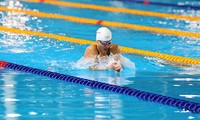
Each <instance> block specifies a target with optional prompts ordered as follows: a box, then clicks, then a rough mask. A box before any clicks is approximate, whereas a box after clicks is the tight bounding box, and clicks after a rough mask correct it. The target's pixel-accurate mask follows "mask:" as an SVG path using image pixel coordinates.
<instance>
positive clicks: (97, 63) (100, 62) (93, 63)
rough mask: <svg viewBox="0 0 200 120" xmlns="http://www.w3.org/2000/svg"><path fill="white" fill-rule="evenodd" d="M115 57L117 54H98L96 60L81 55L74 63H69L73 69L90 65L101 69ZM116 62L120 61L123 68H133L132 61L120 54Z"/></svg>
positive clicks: (86, 67) (108, 64)
mask: <svg viewBox="0 0 200 120" xmlns="http://www.w3.org/2000/svg"><path fill="white" fill-rule="evenodd" d="M116 57H117V55H110V56H108V57H106V58H105V57H99V56H98V61H95V59H94V58H84V57H82V58H81V59H79V60H78V61H77V62H76V63H71V65H72V67H73V68H74V69H88V68H89V67H90V66H97V67H98V68H102V69H103V68H107V67H108V66H110V65H111V64H112V63H113V62H116ZM117 62H118V63H120V64H121V65H122V66H123V67H124V68H129V69H134V70H135V64H134V62H131V61H130V60H129V59H128V58H126V57H124V56H122V55H120V61H117Z"/></svg>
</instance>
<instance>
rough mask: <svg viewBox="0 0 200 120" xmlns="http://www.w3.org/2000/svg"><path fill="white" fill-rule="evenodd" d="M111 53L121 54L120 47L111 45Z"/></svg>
mask: <svg viewBox="0 0 200 120" xmlns="http://www.w3.org/2000/svg"><path fill="white" fill-rule="evenodd" d="M110 52H114V53H119V52H120V49H119V45H117V44H111V45H110Z"/></svg>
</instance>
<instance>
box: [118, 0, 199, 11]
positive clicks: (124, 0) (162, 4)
mask: <svg viewBox="0 0 200 120" xmlns="http://www.w3.org/2000/svg"><path fill="white" fill-rule="evenodd" d="M115 1H116V0H115ZM117 1H123V2H135V3H142V4H144V3H145V2H146V4H150V5H160V6H170V7H179V8H188V9H194V10H199V9H200V6H191V5H179V4H172V3H161V2H151V1H150V0H117Z"/></svg>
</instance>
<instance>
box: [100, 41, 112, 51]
mask: <svg viewBox="0 0 200 120" xmlns="http://www.w3.org/2000/svg"><path fill="white" fill-rule="evenodd" d="M111 43H112V42H111V40H110V41H100V40H98V44H99V45H100V46H101V47H103V49H107V48H108V47H109V46H110V44H111Z"/></svg>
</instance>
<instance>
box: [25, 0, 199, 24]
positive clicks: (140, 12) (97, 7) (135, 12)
mask: <svg viewBox="0 0 200 120" xmlns="http://www.w3.org/2000/svg"><path fill="white" fill-rule="evenodd" d="M22 1H24V2H34V3H40V0H22ZM42 3H45V4H51V5H57V6H65V7H74V8H82V9H91V10H100V11H107V12H119V13H127V14H133V15H142V16H152V17H159V18H171V19H178V20H190V21H199V20H200V17H197V16H185V15H177V14H168V13H160V12H150V11H144V10H134V9H128V8H117V7H109V6H100V5H93V4H84V3H76V2H66V1H55V0H53V1H52V0H44V1H43V2H42Z"/></svg>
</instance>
